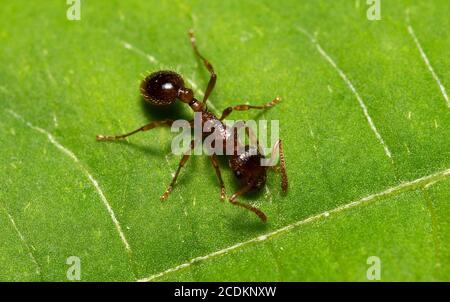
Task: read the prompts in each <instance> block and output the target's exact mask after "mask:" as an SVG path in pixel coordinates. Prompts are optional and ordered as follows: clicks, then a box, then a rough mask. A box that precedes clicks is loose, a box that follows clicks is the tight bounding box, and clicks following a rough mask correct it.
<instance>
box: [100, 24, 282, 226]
mask: <svg viewBox="0 0 450 302" xmlns="http://www.w3.org/2000/svg"><path fill="white" fill-rule="evenodd" d="M189 37H190V41H191V45H192V48H193V49H194V52H195V54H196V55H197V56H198V57H199V58H200V59H201V60H202V61H203V63H204V65H205V67H206V69H207V70H208V71H209V73H210V75H211V77H210V79H209V82H208V86H207V88H206V91H205V94H204V96H203V100H202V102H200V101H198V100H197V99H196V98H195V97H194V93H193V91H192V89H190V88H187V87H185V85H184V80H183V78H182V77H181V76H180V75H179V74H177V73H175V72H173V71H166V70H163V71H157V72H154V73H152V74H150V75H149V76H147V77H146V78H145V79H144V80H143V81H142V83H141V86H140V92H141V95H142V97H143V98H144V100H146V101H148V102H150V103H151V104H153V105H158V106H165V105H169V104H172V103H174V102H175V101H176V100H180V101H182V102H183V103H186V104H188V105H189V106H190V107H191V109H192V110H193V111H194V112H199V113H201V118H202V129H203V125H204V124H205V123H206V122H209V123H212V124H213V125H214V127H215V128H218V129H219V130H220V131H218V133H220V134H219V135H220V137H219V139H221V140H222V141H223V142H224V144H223V145H224V146H227V143H230V141H229V140H230V138H229V137H230V135H229V133H230V129H229V127H227V126H226V125H224V124H223V123H222V121H223V120H224V119H225V118H226V117H227V116H228V115H229V114H230V113H231V112H232V111H233V110H237V111H245V110H249V109H266V108H270V107H273V106H275V105H276V104H278V103H279V102H280V101H281V99H280V98H279V97H277V98H275V99H274V100H273V101H271V102H269V103H266V104H264V105H261V106H251V105H237V106H232V107H227V108H226V109H225V110H224V111H223V112H222V115H221V117H220V118H217V117H216V116H215V115H214V114H213V113H212V112H210V111H208V109H207V106H206V101H207V99H208V97H209V95H210V94H211V92H212V90H213V89H214V86H215V84H216V80H217V75H216V73H215V72H214V68H213V66H212V64H211V63H210V62H209V61H208V60H207V59H205V57H203V56H202V55H201V54H200V52H199V51H198V49H197V45H196V40H195V36H194V33H193V31H192V30H190V31H189ZM174 122H175V121H174V120H172V119H164V120H160V121H154V122H151V123H149V124H147V125H145V126H142V127H140V128H139V129H136V130H134V131H132V132H129V133H126V134H123V135H114V136H107V135H97V140H98V141H111V140H117V139H123V138H125V137H128V136H130V135H132V134H135V133H137V132H141V131H147V130H150V129H153V128H155V127H158V126H171V125H172V124H173V123H174ZM191 123H192V121H191ZM246 130H247V131H246V133H247V135H248V136H250V138H252V137H251V135H252V134H251V133H250V132H249V129H248V128H246ZM234 131H236V129H234ZM211 133H212V131H211V132H209V131H204V130H202V136H203V139H204V138H205V137H206V136H208V135H209V134H211ZM253 139H254V137H253ZM231 143H232V145H233V152H232V155H230V159H229V166H230V168H231V169H232V170H233V172H234V174H235V176H236V177H237V178H238V179H239V181H240V183H241V187H240V189H239V190H238V191H236V192H235V193H234V194H233V195H231V197H230V199H229V201H230V202H231V203H232V204H233V205H236V206H239V207H242V208H245V209H248V210H250V211H252V212H254V213H255V214H256V215H258V217H259V218H260V219H261V220H262V221H263V222H266V221H267V217H266V215H265V214H264V213H263V212H262V211H261V210H259V209H257V208H255V207H253V206H251V205H249V204H245V203H241V202H238V201H236V198H237V197H238V196H240V195H242V194H244V193H247V192H249V191H252V190H259V189H261V188H262V187H263V186H264V185H265V183H266V178H267V176H266V172H267V169H268V166H265V165H261V160H262V159H264V158H265V156H264V154H263V152H262V150H261V148H260V146H259V143H258V142H257V150H256V152H255V150H254V148H253V150H252V147H251V146H249V145H245V146H244V153H242V154H238V152H237V149H238V144H239V143H238V141H237V139H235V136H234V138H233V142H231ZM193 148H194V140H192V141H191V145H190V149H189V151H188V152H185V153H184V154H183V157H182V158H181V161H180V163H179V164H178V169H177V171H176V173H175V175H174V176H173V179H172V182H171V183H170V185H169V187H168V188H167V190H166V191H165V192H164V194H163V195H162V196H161V200H165V199H167V197H168V196H169V194H170V192H171V191H172V189H173V186H174V185H175V182H176V180H177V178H178V175H179V173H180V170H181V168H182V167H183V166H184V165H185V164H186V162H187V160H188V159H189V155H190V154H189V153H190V151H191V150H193ZM276 148H278V150H279V158H280V168H281V189H282V191H283V192H286V191H287V188H288V180H287V174H286V165H285V160H284V154H283V148H282V142H281V140H278V141H277V143H276V145H275V146H274V147H273V148H272V157H273V156H274V155H275V152H276ZM210 158H211V162H212V165H213V167H214V169H215V171H216V174H217V178H218V179H219V183H220V187H221V194H220V197H221V200H222V201H223V200H224V199H225V185H224V183H223V180H222V176H221V173H220V169H219V164H218V160H217V155H216V154H212V155H210Z"/></svg>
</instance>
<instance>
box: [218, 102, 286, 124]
mask: <svg viewBox="0 0 450 302" xmlns="http://www.w3.org/2000/svg"><path fill="white" fill-rule="evenodd" d="M279 102H281V98H280V97H276V98H274V99H273V100H272V101H271V102H268V103H266V104H264V105H261V106H252V105H237V106H232V107H227V108H225V110H224V111H223V112H222V116H221V117H220V120H221V121H222V120H223V119H224V118H226V117H227V116H228V115H230V113H231V112H232V111H233V110H237V111H246V110H250V109H266V108H270V107H273V106H275V105H276V104H278V103H279Z"/></svg>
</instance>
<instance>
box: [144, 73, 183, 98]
mask: <svg viewBox="0 0 450 302" xmlns="http://www.w3.org/2000/svg"><path fill="white" fill-rule="evenodd" d="M183 87H184V81H183V79H182V78H181V76H180V75H179V74H177V73H176V72H173V71H168V70H162V71H157V72H154V73H152V74H150V75H149V76H147V77H146V78H145V79H144V80H143V81H142V83H141V95H142V97H143V98H144V99H145V100H146V101H148V102H150V103H152V104H153V105H169V104H172V103H173V102H175V100H176V99H177V97H178V92H179V90H180V89H181V88H183Z"/></svg>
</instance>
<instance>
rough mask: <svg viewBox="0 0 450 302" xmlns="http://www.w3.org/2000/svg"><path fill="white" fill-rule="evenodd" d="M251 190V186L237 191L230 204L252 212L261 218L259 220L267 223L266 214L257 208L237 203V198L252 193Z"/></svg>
mask: <svg viewBox="0 0 450 302" xmlns="http://www.w3.org/2000/svg"><path fill="white" fill-rule="evenodd" d="M251 188H252V186H251V185H246V186H244V187H242V188H241V189H239V191H237V192H235V193H234V194H233V195H231V197H230V202H231V203H232V204H233V205H235V206H238V207H241V208H244V209H247V210H250V211H252V212H253V213H255V214H256V215H257V216H258V217H259V219H261V221H262V222H266V221H267V216H266V214H264V212H263V211H261V210H260V209H258V208H255V207H254V206H251V205H249V204H246V203H242V202H239V201H236V198H237V197H238V196H239V195H242V194H244V193H246V192H248V191H250V189H251Z"/></svg>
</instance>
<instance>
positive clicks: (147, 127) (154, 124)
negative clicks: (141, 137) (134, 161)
mask: <svg viewBox="0 0 450 302" xmlns="http://www.w3.org/2000/svg"><path fill="white" fill-rule="evenodd" d="M173 122H174V120H171V119H165V120H161V121H154V122H151V123H149V124H147V125H145V126H142V127H141V128H139V129H136V130H134V131H131V132H129V133H126V134H122V135H102V134H99V135H97V136H96V139H97V140H98V141H114V140H118V139H123V138H125V137H127V136H130V135H133V134H135V133H137V132H141V131H147V130H150V129H153V128H155V127H158V126H171V125H172V124H173Z"/></svg>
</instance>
